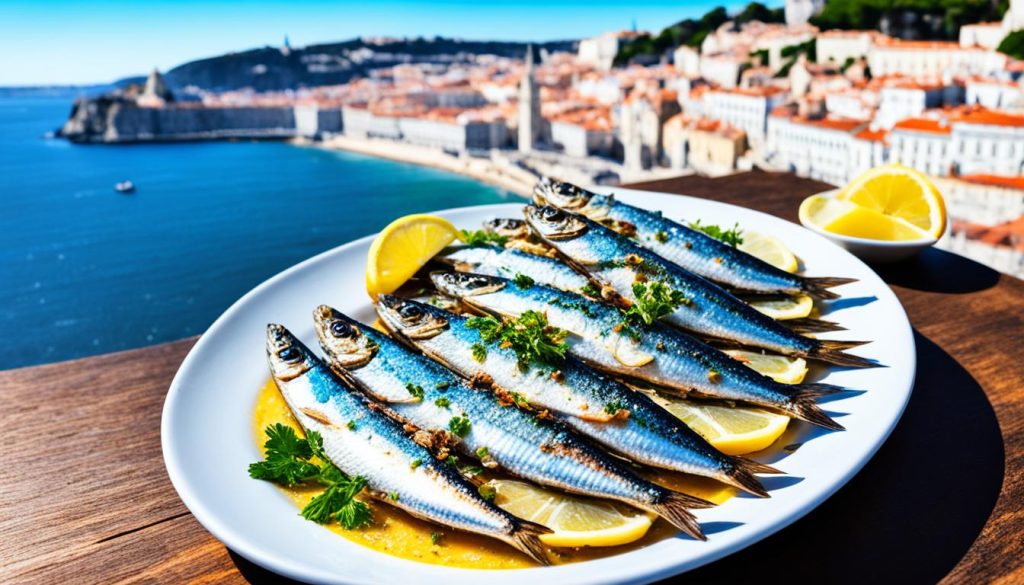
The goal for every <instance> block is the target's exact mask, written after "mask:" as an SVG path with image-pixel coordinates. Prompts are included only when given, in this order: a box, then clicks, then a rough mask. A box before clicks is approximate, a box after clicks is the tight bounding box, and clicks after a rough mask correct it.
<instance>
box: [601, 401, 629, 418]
mask: <svg viewBox="0 0 1024 585" xmlns="http://www.w3.org/2000/svg"><path fill="white" fill-rule="evenodd" d="M625 409H626V405H624V404H623V403H622V401H620V400H613V401H611V402H609V403H608V404H605V405H604V411H605V412H607V413H608V414H610V415H612V416H615V415H616V414H618V413H619V411H620V410H625Z"/></svg>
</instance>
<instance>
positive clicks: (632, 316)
mask: <svg viewBox="0 0 1024 585" xmlns="http://www.w3.org/2000/svg"><path fill="white" fill-rule="evenodd" d="M633 296H634V297H635V298H636V301H634V302H633V304H632V305H631V306H630V307H629V308H628V309H626V311H625V312H624V313H623V315H624V316H625V318H626V321H627V322H628V323H630V324H632V325H636V326H646V325H650V324H652V323H654V322H655V321H657V320H658V319H661V318H662V317H665V316H667V315H671V314H672V313H674V312H675V310H676V309H678V308H679V307H680V306H681V305H683V304H685V303H687V298H686V295H684V294H683V293H681V292H679V291H677V290H675V289H673V288H671V287H669V286H668V285H666V284H665V283H663V282H658V281H649V282H635V283H633Z"/></svg>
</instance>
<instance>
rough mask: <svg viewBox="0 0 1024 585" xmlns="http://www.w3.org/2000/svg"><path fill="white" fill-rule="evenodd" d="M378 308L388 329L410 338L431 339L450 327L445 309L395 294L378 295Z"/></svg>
mask: <svg viewBox="0 0 1024 585" xmlns="http://www.w3.org/2000/svg"><path fill="white" fill-rule="evenodd" d="M376 308H377V314H378V315H380V319H381V321H383V322H384V325H385V326H386V327H387V328H388V330H390V331H392V332H394V333H395V334H396V335H400V336H403V337H407V338H409V339H430V338H431V337H433V336H435V335H437V334H438V333H440V332H441V331H443V330H444V329H445V328H446V327H448V319H446V318H445V316H444V314H445V312H444V311H442V310H440V309H437V308H435V307H431V306H430V305H427V304H424V303H419V302H416V301H412V300H409V299H402V298H399V297H396V296H394V295H380V296H379V297H377V306H376Z"/></svg>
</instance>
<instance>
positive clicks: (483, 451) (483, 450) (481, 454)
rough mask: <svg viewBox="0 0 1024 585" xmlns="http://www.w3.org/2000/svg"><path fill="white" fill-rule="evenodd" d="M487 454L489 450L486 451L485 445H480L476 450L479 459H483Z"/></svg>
mask: <svg viewBox="0 0 1024 585" xmlns="http://www.w3.org/2000/svg"><path fill="white" fill-rule="evenodd" d="M488 455H490V452H489V451H487V447H480V448H479V449H477V450H476V456H477V457H479V458H480V459H483V458H484V457H487V456H488Z"/></svg>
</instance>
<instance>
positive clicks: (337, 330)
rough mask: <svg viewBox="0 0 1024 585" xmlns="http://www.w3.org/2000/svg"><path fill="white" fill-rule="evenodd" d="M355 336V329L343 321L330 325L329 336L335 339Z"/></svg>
mask: <svg viewBox="0 0 1024 585" xmlns="http://www.w3.org/2000/svg"><path fill="white" fill-rule="evenodd" d="M355 334H356V332H355V329H353V328H352V326H351V325H349V324H348V323H346V322H344V321H335V322H334V323H331V335H333V336H335V337H353V336H354V335H355Z"/></svg>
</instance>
